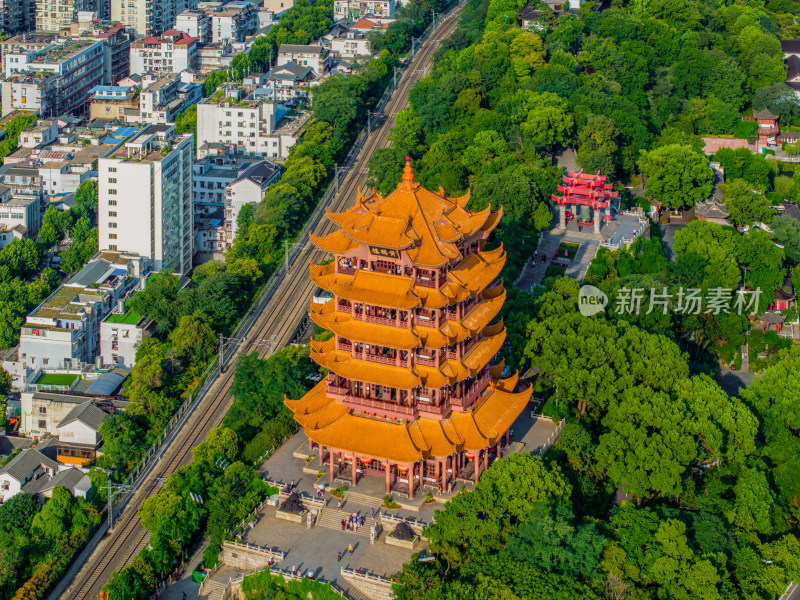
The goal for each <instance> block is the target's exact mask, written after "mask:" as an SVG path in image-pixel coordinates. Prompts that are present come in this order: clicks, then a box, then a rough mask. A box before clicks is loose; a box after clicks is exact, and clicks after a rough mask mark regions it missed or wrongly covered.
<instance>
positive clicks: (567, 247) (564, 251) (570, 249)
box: [558, 242, 580, 259]
mask: <svg viewBox="0 0 800 600" xmlns="http://www.w3.org/2000/svg"><path fill="white" fill-rule="evenodd" d="M578 248H580V244H576V243H574V242H561V243H560V244H559V245H558V257H559V258H569V259H573V258H575V255H576V254H577V253H578Z"/></svg>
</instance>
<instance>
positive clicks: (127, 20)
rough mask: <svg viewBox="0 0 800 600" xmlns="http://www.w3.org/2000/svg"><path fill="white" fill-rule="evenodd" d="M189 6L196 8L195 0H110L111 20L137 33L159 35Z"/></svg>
mask: <svg viewBox="0 0 800 600" xmlns="http://www.w3.org/2000/svg"><path fill="white" fill-rule="evenodd" d="M189 8H197V0H111V20H112V21H119V22H120V23H122V24H123V25H125V27H128V28H130V29H132V30H133V31H135V32H136V33H137V34H139V35H161V34H162V33H164V32H165V31H167V30H168V29H171V28H172V26H173V25H174V23H175V18H176V17H177V16H178V15H179V14H180V13H182V12H183V11H185V10H186V9H189Z"/></svg>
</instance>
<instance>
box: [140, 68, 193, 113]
mask: <svg viewBox="0 0 800 600" xmlns="http://www.w3.org/2000/svg"><path fill="white" fill-rule="evenodd" d="M202 96H203V86H201V85H200V84H197V83H194V82H187V81H183V80H182V79H181V75H179V74H178V73H170V74H169V75H164V76H163V77H160V78H159V79H157V80H156V81H154V82H153V83H151V84H150V85H148V86H147V87H145V88H144V89H143V90H142V91H141V93H140V94H139V122H141V123H153V124H158V123H173V122H174V121H175V117H177V115H178V114H179V113H181V112H183V111H184V110H186V109H187V108H188V107H190V106H192V105H193V104H195V103H196V102H197V101H198V100H200V98H202Z"/></svg>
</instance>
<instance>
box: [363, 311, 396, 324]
mask: <svg viewBox="0 0 800 600" xmlns="http://www.w3.org/2000/svg"><path fill="white" fill-rule="evenodd" d="M362 320H363V321H367V322H368V323H377V324H378V325H392V326H394V325H395V324H396V323H395V320H394V319H391V318H389V317H378V316H375V315H367V314H364V315H363V316H362Z"/></svg>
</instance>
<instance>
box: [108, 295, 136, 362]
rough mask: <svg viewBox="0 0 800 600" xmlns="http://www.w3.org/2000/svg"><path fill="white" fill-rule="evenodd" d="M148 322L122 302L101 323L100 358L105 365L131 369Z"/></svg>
mask: <svg viewBox="0 0 800 600" xmlns="http://www.w3.org/2000/svg"><path fill="white" fill-rule="evenodd" d="M145 333H146V320H145V318H144V317H142V316H141V315H140V314H138V313H136V312H134V311H133V310H131V309H130V307H129V306H128V305H127V304H126V302H123V301H120V302H119V303H118V307H117V310H115V311H114V312H112V313H111V314H110V315H108V316H107V317H106V318H105V319H104V320H103V322H102V323H100V356H101V357H102V358H103V364H104V365H114V366H116V367H126V368H131V367H133V365H134V364H136V349H137V348H138V347H139V344H141V343H142V340H143V339H144V337H145Z"/></svg>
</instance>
